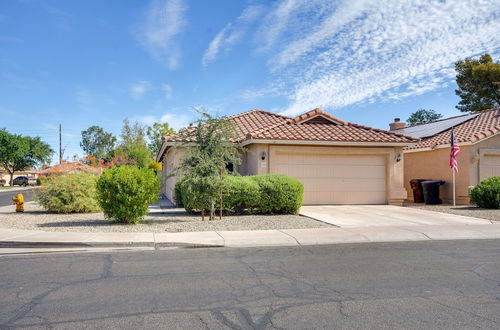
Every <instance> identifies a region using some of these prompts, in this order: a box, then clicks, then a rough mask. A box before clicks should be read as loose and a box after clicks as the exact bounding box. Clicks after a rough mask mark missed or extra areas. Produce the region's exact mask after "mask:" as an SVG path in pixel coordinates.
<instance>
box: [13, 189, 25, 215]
mask: <svg viewBox="0 0 500 330" xmlns="http://www.w3.org/2000/svg"><path fill="white" fill-rule="evenodd" d="M12 200H13V201H14V204H16V212H24V196H23V194H21V193H18V194H17V196H15V197H12Z"/></svg>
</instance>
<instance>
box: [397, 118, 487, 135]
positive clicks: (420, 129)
mask: <svg viewBox="0 0 500 330" xmlns="http://www.w3.org/2000/svg"><path fill="white" fill-rule="evenodd" d="M478 115H479V114H477V113H475V114H470V115H466V116H460V117H455V118H449V119H445V120H440V121H435V122H432V123H428V124H423V125H418V126H413V127H406V128H402V129H398V130H397V132H398V133H402V134H406V135H410V136H414V137H418V138H425V137H429V136H434V135H436V134H439V133H441V132H444V131H446V130H448V129H450V128H452V127H454V126H457V125H460V124H461V123H464V122H466V121H468V120H471V119H473V118H475V117H476V116H478Z"/></svg>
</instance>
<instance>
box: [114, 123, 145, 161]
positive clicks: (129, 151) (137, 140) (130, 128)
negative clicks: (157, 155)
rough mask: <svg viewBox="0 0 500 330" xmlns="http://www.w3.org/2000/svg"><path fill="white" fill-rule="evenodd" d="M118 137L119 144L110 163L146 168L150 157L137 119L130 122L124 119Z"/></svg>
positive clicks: (143, 133) (142, 128)
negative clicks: (119, 139)
mask: <svg viewBox="0 0 500 330" xmlns="http://www.w3.org/2000/svg"><path fill="white" fill-rule="evenodd" d="M120 138H121V141H120V145H119V146H118V148H117V149H116V150H115V151H114V156H115V158H114V159H113V160H112V163H115V164H119V165H132V166H137V167H139V168H147V167H148V166H149V164H150V163H151V161H152V158H151V152H150V151H149V148H148V145H147V143H146V139H145V132H144V127H143V126H141V125H140V124H139V123H138V122H137V121H136V122H135V123H134V124H130V121H129V120H128V119H125V120H124V121H123V127H122V132H121V135H120Z"/></svg>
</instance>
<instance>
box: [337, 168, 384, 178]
mask: <svg viewBox="0 0 500 330" xmlns="http://www.w3.org/2000/svg"><path fill="white" fill-rule="evenodd" d="M353 172H355V173H353ZM353 175H355V176H356V177H358V178H385V166H378V165H340V166H335V167H333V176H334V177H337V178H344V177H352V176H353Z"/></svg>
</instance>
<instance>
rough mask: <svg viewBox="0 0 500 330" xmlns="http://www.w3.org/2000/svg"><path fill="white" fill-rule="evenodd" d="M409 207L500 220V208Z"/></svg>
mask: <svg viewBox="0 0 500 330" xmlns="http://www.w3.org/2000/svg"><path fill="white" fill-rule="evenodd" d="M406 206H408V207H414V208H417V209H422V210H428V211H435V212H441V213H450V214H456V215H463V216H466V217H474V218H482V219H488V220H496V221H500V210H498V209H497V210H495V209H482V208H479V207H475V206H471V205H457V206H453V205H425V204H410V205H406Z"/></svg>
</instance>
